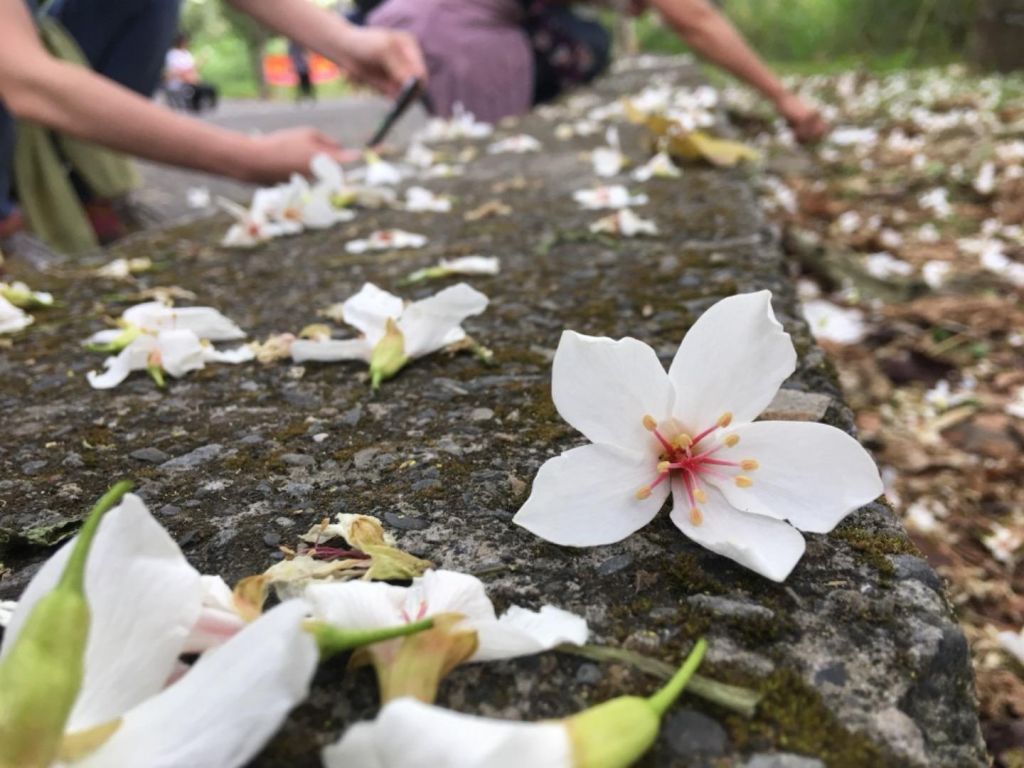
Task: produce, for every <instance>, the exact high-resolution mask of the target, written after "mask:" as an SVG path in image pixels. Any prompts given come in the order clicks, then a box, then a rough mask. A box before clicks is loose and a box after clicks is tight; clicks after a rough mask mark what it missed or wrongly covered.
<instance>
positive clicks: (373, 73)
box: [229, 0, 427, 96]
mask: <svg viewBox="0 0 1024 768" xmlns="http://www.w3.org/2000/svg"><path fill="white" fill-rule="evenodd" d="M229 2H230V3H231V4H232V5H233V6H234V7H235V8H237V9H238V10H240V11H242V12H243V13H245V14H248V15H249V16H252V17H253V18H254V19H256V21H258V22H260V23H261V24H263V25H264V26H267V27H270V28H271V29H273V30H274V31H276V32H279V33H280V34H282V35H284V36H285V37H288V38H291V39H292V40H295V41H296V42H298V43H299V44H301V45H302V46H303V47H304V48H309V49H310V50H312V51H316V52H317V53H319V54H320V55H321V56H324V57H326V58H328V59H330V60H331V61H333V62H335V63H336V64H338V66H340V67H341V68H342V69H344V70H345V71H346V72H347V73H348V74H349V75H350V76H351V77H352V78H353V79H355V80H357V81H358V82H361V83H366V84H367V85H370V86H372V87H373V88H376V89H377V90H379V91H381V92H382V93H385V94H388V95H391V96H393V95H395V94H397V93H398V91H399V90H401V87H402V84H403V83H404V82H405V81H406V80H407V79H408V78H410V77H419V78H421V79H425V78H426V76H427V68H426V65H425V64H424V62H423V54H422V52H421V51H420V47H419V44H418V43H417V42H416V39H415V38H414V37H413V36H412V35H409V34H407V33H405V32H397V31H393V30H387V29H375V28H369V27H357V26H355V25H353V24H350V23H349V22H348V21H347V20H346V19H344V18H343V17H341V16H339V15H338V14H336V13H332V12H330V11H327V10H325V9H323V8H321V7H319V6H317V5H314V4H313V3H311V2H309V0H229Z"/></svg>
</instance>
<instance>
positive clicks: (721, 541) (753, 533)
mask: <svg viewBox="0 0 1024 768" xmlns="http://www.w3.org/2000/svg"><path fill="white" fill-rule="evenodd" d="M704 491H705V493H706V494H707V502H706V503H704V504H701V505H699V506H700V510H701V514H702V517H703V520H702V522H701V523H700V525H694V524H693V523H692V522H691V521H690V503H689V499H688V498H687V496H686V491H685V489H684V488H683V483H682V481H681V480H678V479H676V478H673V481H672V494H673V506H672V515H671V517H672V522H673V523H675V524H676V527H677V528H678V529H679V530H681V531H682V532H683V533H685V534H686V535H687V537H689V538H690V539H692V540H693V541H695V542H697V543H698V544H700V545H701V546H702V547H706V548H708V549H710V550H711V551H712V552H717V553H718V554H720V555H722V556H723V557H727V558H729V559H730V560H734V561H735V562H737V563H739V564H740V565H743V566H745V567H747V568H749V569H750V570H752V571H755V572H757V573H759V574H761V575H762V576H764V577H765V578H768V579H771V580H772V581H785V579H786V577H787V576H788V575H789V573H790V571H792V570H793V567H794V566H795V565H796V564H797V563H798V562H800V558H801V557H803V554H804V547H805V542H804V537H803V536H801V535H800V532H799V531H798V530H796V529H795V528H793V527H792V526H791V525H789V524H788V523H784V522H782V521H781V520H774V519H772V518H770V517H763V516H761V515H749V514H747V513H746V512H740V511H739V510H737V509H733V508H732V507H731V506H730V505H729V502H728V501H726V500H725V497H724V496H722V494H720V493H719V492H718V490H717V489H715V488H714V487H711V486H708V487H705V489H704Z"/></svg>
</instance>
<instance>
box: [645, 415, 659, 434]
mask: <svg viewBox="0 0 1024 768" xmlns="http://www.w3.org/2000/svg"><path fill="white" fill-rule="evenodd" d="M657 428H658V422H656V421H655V420H654V417H653V416H651V415H650V414H647V415H646V416H644V429H646V430H647V431H649V432H653V431H654V430H656V429H657Z"/></svg>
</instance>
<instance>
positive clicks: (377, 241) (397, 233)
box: [345, 229, 427, 253]
mask: <svg viewBox="0 0 1024 768" xmlns="http://www.w3.org/2000/svg"><path fill="white" fill-rule="evenodd" d="M426 244H427V238H426V236H424V235H418V234H416V233H415V232H406V231H404V230H401V229H378V230H377V231H376V232H373V233H371V234H370V236H369V237H367V238H366V239H364V240H349V241H348V242H347V243H345V250H346V251H348V252H349V253H366V252H367V251H398V250H404V249H407V248H422V247H423V246H424V245H426Z"/></svg>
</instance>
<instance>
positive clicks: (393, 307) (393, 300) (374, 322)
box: [342, 283, 405, 348]
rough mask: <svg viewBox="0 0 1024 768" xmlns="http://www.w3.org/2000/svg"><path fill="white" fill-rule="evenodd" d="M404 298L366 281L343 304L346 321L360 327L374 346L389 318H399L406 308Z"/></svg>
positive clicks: (371, 346) (369, 342) (367, 340)
mask: <svg viewBox="0 0 1024 768" xmlns="http://www.w3.org/2000/svg"><path fill="white" fill-rule="evenodd" d="M404 306H405V305H404V304H403V303H402V300H401V299H400V298H398V297H397V296H395V295H394V294H393V293H388V292H387V291H382V290H381V289H380V288H378V287H377V286H376V285H374V284H373V283H366V284H365V285H364V286H363V287H362V288H361V289H360V290H359V293H357V294H355V295H354V296H351V297H349V298H348V299H347V300H346V301H345V303H344V305H342V316H343V317H344V318H345V322H346V323H348V324H349V325H351V326H353V327H354V328H357V329H359V330H360V331H362V332H363V334H364V335H365V336H366V342H367V344H368V345H369V347H370V348H373V347H374V345H376V343H377V342H378V341H380V339H381V337H382V336H383V335H384V324H385V323H386V322H387V320H388V318H391V319H392V320H397V319H398V318H399V317H401V315H402V310H403V309H404Z"/></svg>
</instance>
